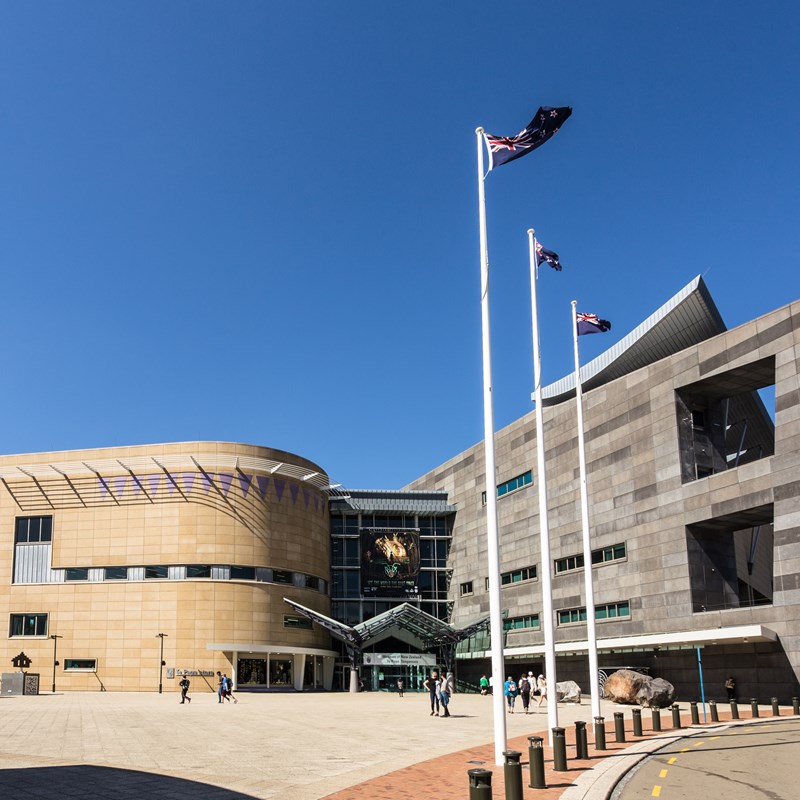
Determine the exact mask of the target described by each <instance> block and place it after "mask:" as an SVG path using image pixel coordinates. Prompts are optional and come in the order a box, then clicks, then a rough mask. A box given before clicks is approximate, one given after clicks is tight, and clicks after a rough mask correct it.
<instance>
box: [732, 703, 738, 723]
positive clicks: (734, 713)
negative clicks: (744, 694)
mask: <svg viewBox="0 0 800 800" xmlns="http://www.w3.org/2000/svg"><path fill="white" fill-rule="evenodd" d="M731 719H739V704H738V703H737V702H736V701H735V700H731Z"/></svg>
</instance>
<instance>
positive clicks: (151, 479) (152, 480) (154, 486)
mask: <svg viewBox="0 0 800 800" xmlns="http://www.w3.org/2000/svg"><path fill="white" fill-rule="evenodd" d="M147 483H148V485H149V486H150V491H151V492H152V493H153V494H155V493H156V492H157V491H158V487H159V485H160V483H161V475H158V474H157V475H148V476H147Z"/></svg>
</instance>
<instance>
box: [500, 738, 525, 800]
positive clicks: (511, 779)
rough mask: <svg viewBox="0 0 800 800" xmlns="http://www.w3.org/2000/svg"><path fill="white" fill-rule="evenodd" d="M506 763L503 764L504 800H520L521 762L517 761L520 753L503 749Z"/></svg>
mask: <svg viewBox="0 0 800 800" xmlns="http://www.w3.org/2000/svg"><path fill="white" fill-rule="evenodd" d="M503 755H504V756H505V759H506V763H505V764H503V778H504V780H505V784H506V800H522V764H520V763H519V759H520V756H521V755H522V753H520V752H518V751H516V750H504V751H503Z"/></svg>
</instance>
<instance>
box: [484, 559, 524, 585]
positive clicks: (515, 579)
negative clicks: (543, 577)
mask: <svg viewBox="0 0 800 800" xmlns="http://www.w3.org/2000/svg"><path fill="white" fill-rule="evenodd" d="M535 578H536V565H535V564H533V565H532V566H530V567H522V569H515V570H511V572H504V573H503V574H502V575H501V576H500V583H501V585H502V586H508V585H509V584H512V583H522V582H523V581H532V580H534V579H535ZM486 581H487V584H488V581H489V579H488V578H487V579H486ZM486 588H487V589H488V588H489V587H488V585H487V587H486Z"/></svg>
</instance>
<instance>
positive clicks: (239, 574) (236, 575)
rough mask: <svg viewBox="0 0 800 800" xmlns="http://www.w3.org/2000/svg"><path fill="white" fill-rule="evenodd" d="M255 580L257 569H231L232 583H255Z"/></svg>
mask: <svg viewBox="0 0 800 800" xmlns="http://www.w3.org/2000/svg"><path fill="white" fill-rule="evenodd" d="M255 579H256V568H255V567H231V580H232V581H254V580H255Z"/></svg>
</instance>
